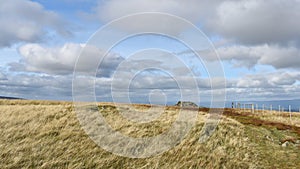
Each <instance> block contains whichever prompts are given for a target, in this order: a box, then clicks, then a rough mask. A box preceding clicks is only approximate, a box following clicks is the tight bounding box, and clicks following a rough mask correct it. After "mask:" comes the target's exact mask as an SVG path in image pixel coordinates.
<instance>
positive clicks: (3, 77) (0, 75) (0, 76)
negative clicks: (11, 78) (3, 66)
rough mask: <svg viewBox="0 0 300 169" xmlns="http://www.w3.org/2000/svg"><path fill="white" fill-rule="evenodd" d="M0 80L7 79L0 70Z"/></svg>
mask: <svg viewBox="0 0 300 169" xmlns="http://www.w3.org/2000/svg"><path fill="white" fill-rule="evenodd" d="M0 80H7V78H6V75H5V74H3V73H2V72H0Z"/></svg>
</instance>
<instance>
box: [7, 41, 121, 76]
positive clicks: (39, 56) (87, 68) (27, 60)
mask: <svg viewBox="0 0 300 169" xmlns="http://www.w3.org/2000/svg"><path fill="white" fill-rule="evenodd" d="M83 48H85V51H86V52H85V53H84V54H83V55H81V56H80V57H81V58H82V59H81V60H80V61H81V62H78V63H77V69H76V70H77V71H78V72H87V73H90V72H93V71H96V70H91V68H92V67H96V66H97V65H98V62H99V60H98V58H99V57H104V51H102V50H100V49H99V48H97V47H94V46H88V45H84V44H74V43H66V44H64V45H63V46H62V47H52V48H51V47H43V46H41V45H39V44H26V45H23V46H21V47H20V48H19V53H20V55H21V56H22V60H21V61H20V62H19V63H11V64H10V66H11V67H10V69H11V70H14V71H29V72H41V73H47V74H56V75H64V74H72V73H73V71H74V67H75V64H76V62H77V58H78V56H79V54H80V52H81V50H82V49H83ZM122 60H123V58H121V57H120V56H119V55H117V54H108V55H107V56H106V57H104V60H103V61H102V63H101V65H100V70H99V72H98V76H110V74H111V73H112V72H111V71H112V70H114V69H115V67H116V66H117V65H118V64H119V63H120V62H121V61H122Z"/></svg>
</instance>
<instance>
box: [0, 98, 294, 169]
mask: <svg viewBox="0 0 300 169" xmlns="http://www.w3.org/2000/svg"><path fill="white" fill-rule="evenodd" d="M123 106H126V105H123ZM147 107H148V106H147V105H135V108H137V109H140V110H144V109H147ZM99 108H100V109H101V110H103V111H102V115H103V116H104V117H105V118H106V119H107V122H108V123H109V124H110V125H111V126H112V128H114V129H115V130H117V131H120V132H121V133H123V134H124V135H128V136H131V137H151V136H155V135H157V134H160V133H163V132H164V131H166V130H168V128H169V127H170V126H171V125H172V123H173V122H174V120H175V118H176V115H177V113H178V111H177V110H178V108H177V107H169V108H168V109H167V110H166V111H165V112H164V113H163V114H162V115H161V116H159V118H158V119H157V120H155V121H151V122H149V123H142V124H136V123H134V122H132V121H128V120H126V119H124V118H122V116H121V115H120V114H119V113H118V112H116V111H115V107H114V106H113V105H111V104H109V103H101V104H99ZM157 111H159V110H157ZM185 111H198V110H185ZM206 112H207V109H200V111H199V112H198V119H197V122H196V125H195V126H194V127H193V128H192V130H191V131H190V133H189V134H188V136H187V137H186V138H185V139H184V140H183V141H182V142H181V143H180V144H178V145H177V146H175V147H174V148H172V149H170V150H169V151H166V152H165V153H163V154H160V155H158V156H154V157H150V158H145V159H132V158H127V157H120V156H117V155H114V154H112V153H110V152H107V151H105V150H103V149H102V148H100V147H99V146H97V145H96V144H95V143H94V142H93V141H92V140H91V139H90V138H89V137H88V135H87V134H86V133H85V132H84V131H83V129H82V128H81V126H80V124H79V121H78V119H77V117H76V113H75V112H74V110H73V107H72V103H69V102H50V101H25V100H0V115H1V118H0V128H1V132H0V155H1V158H0V168H22V167H23V168H299V166H300V143H299V140H300V114H293V116H292V118H291V119H290V115H289V114H288V113H276V112H255V113H250V111H249V112H244V111H242V110H231V109H226V110H225V112H224V114H223V116H222V120H221V122H220V124H219V125H218V127H217V130H216V131H215V133H213V135H212V137H211V138H210V139H209V140H208V141H207V142H205V143H199V142H198V139H199V135H200V131H201V128H202V126H203V124H204V121H205V118H206V117H207V113H206Z"/></svg>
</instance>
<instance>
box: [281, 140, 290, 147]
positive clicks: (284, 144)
mask: <svg viewBox="0 0 300 169" xmlns="http://www.w3.org/2000/svg"><path fill="white" fill-rule="evenodd" d="M288 145H289V142H288V141H286V142H284V143H282V144H281V146H282V147H287V146H288Z"/></svg>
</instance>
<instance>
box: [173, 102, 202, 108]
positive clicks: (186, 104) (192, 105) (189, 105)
mask: <svg viewBox="0 0 300 169" xmlns="http://www.w3.org/2000/svg"><path fill="white" fill-rule="evenodd" d="M176 106H180V107H184V108H198V107H199V106H198V105H197V104H196V103H193V102H189V101H178V102H177V104H176Z"/></svg>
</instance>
